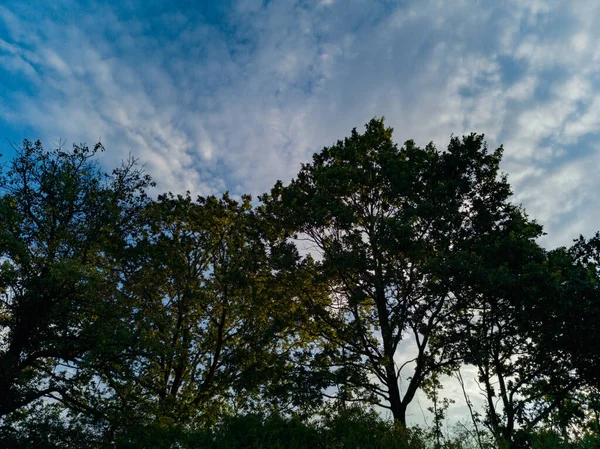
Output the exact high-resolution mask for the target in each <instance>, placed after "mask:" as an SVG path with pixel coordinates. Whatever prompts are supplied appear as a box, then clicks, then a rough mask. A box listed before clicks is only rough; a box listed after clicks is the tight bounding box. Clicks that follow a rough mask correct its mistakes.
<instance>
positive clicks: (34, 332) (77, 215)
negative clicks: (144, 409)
mask: <svg viewBox="0 0 600 449" xmlns="http://www.w3.org/2000/svg"><path fill="white" fill-rule="evenodd" d="M101 150H102V146H101V145H100V144H98V145H96V146H95V147H94V148H91V149H90V148H88V147H86V146H74V147H73V149H72V150H71V151H67V150H63V149H61V148H59V149H57V150H55V151H52V152H47V151H45V150H44V149H43V148H42V145H41V143H40V142H39V141H38V142H35V143H31V142H29V141H27V140H25V141H24V143H23V146H22V148H21V149H19V151H18V152H17V156H16V157H15V159H14V160H13V161H12V162H11V163H10V164H8V165H6V164H5V165H4V166H3V170H2V173H1V176H0V261H1V265H0V295H1V302H0V398H2V399H1V400H0V418H1V417H3V416H5V415H7V414H9V413H11V412H14V411H16V410H18V409H19V408H21V407H23V406H26V405H28V404H30V403H32V402H33V401H35V400H37V399H39V398H41V397H44V396H49V395H53V394H54V395H55V398H56V399H58V400H63V401H68V400H69V398H70V397H71V393H72V392H73V391H74V390H75V389H76V387H77V385H79V384H80V382H81V383H85V382H87V380H89V376H88V374H87V373H85V372H84V371H82V370H80V369H79V365H80V363H83V361H84V360H85V359H86V358H89V357H91V356H92V354H94V353H96V352H97V351H100V350H102V345H103V344H104V345H105V346H106V345H112V344H116V342H117V339H116V337H115V333H114V332H115V327H114V326H113V325H114V324H116V323H118V322H119V317H118V316H117V315H115V314H114V313H113V312H114V310H115V308H116V304H115V299H116V296H115V292H116V291H117V290H118V280H119V279H118V278H119V276H118V272H119V270H118V263H119V254H120V252H121V251H122V250H123V248H125V247H127V245H128V244H129V243H128V235H129V233H130V231H131V228H130V226H131V224H132V221H133V220H132V219H133V217H135V215H136V214H137V213H138V212H139V210H140V209H141V208H142V207H143V204H144V203H145V201H146V195H145V193H144V189H145V188H146V187H147V186H148V185H149V184H150V180H149V178H148V177H147V176H145V175H144V174H143V173H142V172H141V171H140V170H138V169H136V167H135V161H133V160H130V161H129V162H128V163H126V164H125V165H124V166H123V167H122V168H121V169H118V170H115V171H114V172H113V175H112V176H105V174H104V173H103V172H102V171H101V170H100V169H99V167H98V165H97V162H96V159H95V156H96V153H97V152H98V151H101Z"/></svg>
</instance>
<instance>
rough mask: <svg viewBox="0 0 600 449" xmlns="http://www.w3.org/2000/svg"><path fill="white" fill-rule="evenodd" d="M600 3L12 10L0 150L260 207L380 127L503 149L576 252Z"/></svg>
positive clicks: (1, 50)
mask: <svg viewBox="0 0 600 449" xmlns="http://www.w3.org/2000/svg"><path fill="white" fill-rule="evenodd" d="M111 3H114V4H111ZM599 5H600V4H597V3H596V2H586V4H584V3H583V2H571V1H528V2H521V1H509V0H504V1H501V2H497V1H493V2H491V1H490V2H487V1H483V0H482V1H475V0H473V1H463V2H461V1H458V0H457V1H451V2H450V1H448V2H444V1H441V0H438V1H428V0H424V1H415V2H410V1H402V2H400V1H394V0H380V1H376V0H344V1H342V0H303V1H294V0H280V1H274V0H273V1H260V0H244V1H237V0H230V1H224V2H217V1H204V2H191V1H190V2H183V1H169V2H166V1H153V2H148V1H137V0H129V1H124V2H106V3H103V2H81V1H79V2H75V1H69V0H67V1H60V0H59V1H55V2H26V1H23V0H17V1H12V0H9V1H8V2H3V6H0V100H1V101H0V137H1V139H0V152H1V153H4V154H7V153H10V145H9V144H8V141H13V142H20V141H21V140H22V139H23V138H24V137H27V138H29V139H38V138H39V139H41V140H42V141H43V142H44V143H45V145H46V146H50V147H51V146H53V145H55V144H56V143H57V142H58V141H59V139H62V140H63V141H66V142H68V143H69V144H70V143H73V142H88V143H90V144H91V143H94V142H96V141H97V140H98V139H101V140H102V142H103V143H104V145H105V147H106V148H107V153H106V154H105V155H104V156H103V158H104V163H105V164H106V167H107V168H110V167H111V166H113V165H115V164H116V163H118V162H119V161H120V160H121V159H122V158H124V157H126V156H127V154H128V153H129V152H132V153H133V154H134V155H136V156H137V157H139V158H140V160H141V161H143V162H146V163H147V169H148V171H149V172H150V173H151V174H152V175H153V176H154V178H155V179H156V181H157V182H158V185H159V189H160V190H165V191H166V190H172V191H177V192H181V191H185V190H190V191H192V192H193V193H198V194H208V193H219V192H221V191H223V190H225V189H229V190H231V191H232V192H233V193H235V194H239V193H242V192H249V193H253V194H257V193H260V192H263V191H265V190H267V189H268V188H269V187H270V186H271V185H272V184H273V182H274V181H275V180H276V179H278V178H281V179H284V180H287V179H290V178H291V177H292V176H293V175H294V174H295V173H296V172H297V170H298V168H299V164H300V163H301V162H302V161H306V160H308V158H309V157H310V155H311V154H312V153H313V152H315V151H318V150H319V149H320V148H321V147H322V146H324V145H329V144H331V143H333V142H334V141H335V140H337V139H338V138H341V137H343V136H346V135H348V133H349V132H350V130H351V129H352V128H353V127H362V125H363V124H364V123H365V122H367V121H368V120H369V119H370V118H371V117H373V116H381V115H384V116H385V117H386V119H387V123H388V124H389V125H390V126H393V127H394V128H395V139H396V140H397V141H398V142H403V141H405V140H407V139H409V138H412V139H415V140H416V141H417V142H418V143H419V144H422V145H424V144H426V143H427V142H429V141H434V142H435V143H436V144H437V145H438V147H444V146H445V145H446V144H447V142H448V139H449V137H450V135H451V134H453V133H454V134H458V135H460V134H463V133H468V132H471V131H475V132H478V133H485V134H486V137H487V140H488V143H489V145H490V146H497V145H499V144H501V143H503V144H504V146H505V149H506V153H505V154H506V156H505V160H504V164H503V169H504V170H505V171H506V172H507V173H508V174H509V179H510V181H511V184H512V185H513V186H514V191H515V201H517V202H522V203H523V205H524V206H525V207H526V209H527V211H528V213H529V214H530V215H531V216H533V217H535V218H537V219H538V220H539V221H540V222H541V223H542V224H544V225H545V228H546V231H547V232H548V233H549V236H548V237H546V239H545V242H546V244H548V245H558V244H568V243H569V242H570V241H571V240H572V239H573V238H575V237H576V236H577V235H578V234H579V233H584V234H586V235H589V234H591V233H592V232H593V231H595V230H596V229H597V228H599V227H600V226H598V225H597V223H598V218H600V214H599V213H598V211H599V210H600V208H599V207H598V206H599V205H600V204H599V203H600V201H599V199H598V195H597V192H598V187H599V181H598V180H597V178H598V177H597V176H596V173H597V167H598V162H599V158H600V147H599V143H598V139H597V137H598V129H599V124H600V97H598V96H597V95H595V94H596V93H597V91H598V88H599V86H600V71H599V70H598V68H599V66H600V50H598V46H597V45H596V44H597V42H598V34H599V32H598V31H597V28H598V27H596V26H595V24H597V23H598V19H599V18H600V17H599V16H600V9H599V7H598V6H599Z"/></svg>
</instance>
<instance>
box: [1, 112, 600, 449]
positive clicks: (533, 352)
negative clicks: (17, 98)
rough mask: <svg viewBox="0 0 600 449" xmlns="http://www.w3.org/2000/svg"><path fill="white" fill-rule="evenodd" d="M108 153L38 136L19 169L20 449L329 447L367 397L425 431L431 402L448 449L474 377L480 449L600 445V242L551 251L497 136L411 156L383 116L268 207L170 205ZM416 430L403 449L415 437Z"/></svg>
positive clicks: (317, 160) (15, 246) (6, 175)
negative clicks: (327, 441) (273, 435)
mask: <svg viewBox="0 0 600 449" xmlns="http://www.w3.org/2000/svg"><path fill="white" fill-rule="evenodd" d="M102 150H103V148H102V146H101V145H100V144H98V145H96V146H95V147H94V148H91V149H90V148H88V147H86V146H74V147H73V150H72V151H65V150H63V149H57V150H55V151H53V152H47V151H45V150H44V149H43V148H42V145H41V143H40V142H35V143H32V142H29V141H27V140H25V141H24V143H23V146H22V148H21V149H20V150H19V152H18V154H17V156H16V157H15V159H14V160H13V161H12V162H11V163H10V164H5V165H4V166H3V169H2V173H1V177H0V192H1V193H0V195H1V196H0V260H1V267H0V295H1V298H2V302H1V304H0V327H1V329H0V424H2V427H1V429H0V439H2V441H6V442H7V445H9V444H11V445H18V444H21V445H25V446H26V447H28V445H31V444H32V443H31V442H32V441H33V440H32V439H31V438H34V437H33V435H37V434H39V433H40V432H42V433H43V432H44V431H41V430H40V429H42V428H44V429H46V430H45V431H46V432H49V435H50V436H48V437H47V438H46V439H45V440H44V441H45V442H44V443H43V444H46V446H44V445H43V444H42V443H40V444H42V445H41V446H40V447H62V446H61V444H62V445H63V446H64V445H66V446H69V447H75V446H76V445H77V444H80V445H83V446H82V447H86V446H85V438H83V437H82V435H87V438H88V440H87V441H88V444H91V443H90V441H92V440H93V441H95V443H94V444H95V445H96V446H97V447H146V446H147V445H148V444H150V445H155V446H156V447H158V446H160V444H162V445H163V446H164V447H204V446H199V445H196V446H194V444H196V443H190V445H189V446H185V444H188V443H184V440H185V441H187V440H186V438H188V436H186V435H188V434H189V432H192V433H193V432H200V433H202V432H212V430H210V429H217V430H214V432H217V433H218V429H221V428H222V427H219V426H224V425H225V426H226V424H224V423H226V422H228V421H227V420H230V419H233V418H235V417H243V416H246V417H252V416H271V417H277V416H279V417H281V418H280V419H281V420H283V421H281V422H280V424H281V423H284V424H285V425H286V426H292V428H293V429H296V430H298V429H299V428H298V427H293V426H294V425H296V424H293V423H297V425H301V426H309V427H306V428H305V427H302V429H304V430H302V432H305V431H306V432H311V430H307V429H310V426H311V425H315V424H314V422H313V421H311V420H312V419H313V418H314V417H315V416H328V414H330V413H332V412H331V407H332V406H335V407H334V408H335V410H336V412H335V413H338V415H335V413H334V415H332V416H346V415H344V413H345V412H344V410H348V407H350V409H352V407H353V406H354V405H356V404H358V405H359V406H361V407H366V408H367V409H368V408H369V407H372V406H374V405H377V406H380V407H383V408H385V409H388V410H389V411H390V413H391V416H392V417H393V421H394V423H395V424H394V425H395V426H397V427H396V428H397V429H405V427H406V409H407V407H408V406H409V404H410V403H411V402H412V401H413V399H414V398H415V394H416V393H417V392H418V391H422V392H424V393H425V394H427V395H428V397H429V398H430V399H431V400H432V401H433V406H432V407H431V410H430V411H431V412H432V414H433V425H432V427H431V429H430V433H429V437H430V440H431V444H432V445H433V447H444V446H443V444H446V443H444V441H446V439H447V438H446V435H444V431H443V427H444V426H443V424H444V419H445V413H446V411H447V408H448V407H449V402H448V401H447V400H446V399H444V398H442V397H441V392H440V390H441V384H440V380H439V379H440V376H441V375H444V374H446V375H454V376H460V371H459V369H460V367H461V366H464V365H469V366H472V367H474V368H475V369H476V371H477V376H478V379H477V380H478V382H479V384H480V386H481V389H482V393H483V396H484V399H485V407H484V409H482V410H476V409H474V407H473V405H472V402H471V401H470V399H469V397H468V394H467V392H464V393H465V400H466V404H467V406H468V409H469V411H470V418H471V421H472V426H473V429H472V433H471V435H473V436H474V439H473V444H474V445H475V447H479V448H483V447H490V446H489V444H492V443H490V441H493V444H495V445H497V446H498V447H503V448H508V447H528V446H526V444H529V443H525V441H533V440H532V438H534V436H535V435H541V434H543V432H545V431H553V432H555V434H556V435H557V437H559V438H562V441H564V442H565V444H568V441H569V439H573V435H577V437H576V438H575V440H577V441H584V440H585V439H586V438H592V437H593V436H594V435H595V436H596V437H597V436H598V431H599V429H598V425H599V422H600V421H599V414H600V404H599V396H598V394H599V393H598V385H599V380H600V368H599V366H598V360H599V357H598V356H599V355H600V354H599V353H600V351H599V349H598V347H597V345H596V344H594V343H593V342H595V341H600V333H599V330H598V324H597V323H598V322H600V307H599V305H600V287H599V286H600V283H599V281H600V277H599V276H600V273H599V270H598V267H599V265H598V264H599V263H600V235H599V234H596V235H595V236H592V237H591V238H584V237H583V236H582V237H580V238H579V239H578V240H576V241H575V242H574V244H573V246H572V247H570V248H564V247H561V248H556V249H552V250H546V249H544V248H542V247H541V246H540V245H539V244H537V242H536V239H537V238H538V237H539V236H541V235H542V227H541V226H540V225H539V224H538V223H537V222H535V221H534V220H531V219H530V218H529V217H528V216H527V215H526V214H525V212H524V211H523V210H522V209H521V208H520V207H519V206H516V205H513V204H511V203H510V197H511V195H512V192H511V188H510V185H509V184H508V181H507V178H506V175H504V174H502V173H501V172H500V168H499V164H500V161H501V158H502V148H501V147H500V148H498V149H497V150H495V151H489V150H488V149H487V147H486V145H485V141H484V140H483V135H477V134H470V135H468V136H464V137H462V138H458V137H452V138H451V140H450V143H449V145H448V147H447V149H446V150H444V151H440V150H438V149H437V148H436V147H435V146H434V145H433V144H429V145H427V146H426V147H425V148H419V147H417V146H416V145H415V144H414V142H413V141H407V142H406V143H405V144H404V145H403V146H401V147H399V146H398V145H397V144H395V143H394V142H393V140H392V129H391V128H387V127H385V125H384V122H383V119H373V120H371V121H370V122H369V123H368V124H367V125H366V128H365V132H364V133H363V134H360V133H359V132H358V131H356V129H354V130H353V131H352V133H351V135H350V136H349V137H347V138H345V139H343V140H340V141H338V142H337V143H336V144H334V145H333V146H331V147H325V148H324V149H323V150H322V151H321V152H320V153H316V154H315V155H314V156H313V160H312V161H311V162H309V163H306V164H303V165H302V168H301V170H300V172H299V173H298V175H297V177H296V178H295V179H293V180H292V181H291V182H289V183H288V184H284V183H282V182H281V181H279V182H277V183H276V185H275V186H274V187H273V189H272V190H271V191H270V192H268V193H266V194H264V195H262V196H260V197H259V199H260V203H259V204H258V205H257V206H253V205H252V202H251V201H252V199H251V197H250V196H243V197H242V198H241V200H240V201H237V200H234V199H233V198H231V197H230V196H229V195H228V194H227V193H226V194H224V195H223V196H222V197H221V198H217V197H215V196H209V197H198V198H197V199H193V198H191V196H190V194H189V193H188V194H186V195H178V194H173V193H168V194H164V195H160V196H158V197H157V198H156V199H153V198H151V197H150V196H148V194H147V193H146V190H147V189H148V188H149V187H151V186H153V182H152V180H151V179H150V177H149V176H147V175H146V174H144V173H143V170H142V169H141V168H140V166H139V165H138V164H137V162H136V161H135V160H133V159H130V160H128V161H126V162H125V163H124V164H123V166H122V167H120V168H117V169H115V170H114V171H113V172H112V173H111V174H110V175H107V174H104V173H103V172H102V171H101V170H100V168H99V166H98V163H97V160H96V159H95V156H96V153H97V152H98V151H102ZM299 238H300V239H302V241H303V242H304V244H305V245H308V247H309V248H311V250H312V251H313V252H314V254H311V253H310V252H309V253H308V254H301V252H300V251H299V248H298V247H297V242H298V241H299V240H298V239H299ZM408 339H412V340H414V342H415V343H416V356H415V358H414V360H411V362H412V364H413V365H412V373H411V376H410V377H409V379H408V385H407V387H406V388H405V389H404V390H403V391H400V388H399V384H398V380H399V378H400V376H402V375H403V374H402V373H403V370H405V369H406V364H402V365H399V364H398V363H397V360H396V359H397V357H398V355H399V351H400V346H401V343H402V342H404V341H407V340H408ZM459 380H460V381H461V382H462V379H461V378H460V377H459ZM461 385H464V384H462V383H461ZM353 404H354V405H353ZM336 407H337V408H336ZM352 410H353V409H352ZM361 413H362V412H361ZM365 413H366V412H365ZM360 416H361V417H362V418H361V419H365V420H366V421H365V422H371V421H368V420H369V419H371V418H368V416H370V415H368V413H367V414H366V415H360ZM249 419H250V421H251V418H249ZM290 419H291V420H292V421H289V420H290ZM331 419H334V418H331ZM286 420H288V421H286ZM294 420H296V421H294ZM250 421H249V422H250ZM259 421H260V420H259ZM260 422H265V421H264V420H263V421H260ZM269 422H271V423H272V422H273V421H269ZM311 422H312V423H313V424H311ZM43 423H45V424H43ZM290 423H291V424H290ZM329 423H330V425H331V426H333V427H335V426H336V424H335V420H334V421H329ZM332 423H333V424H332ZM44 425H46V426H47V427H43V426H44ZM278 425H279V424H278ZM134 429H137V430H134ZM139 429H145V430H144V431H139ZM246 430H247V431H249V429H246ZM271 430H272V429H271ZM313 430H314V429H313ZM315 431H316V430H315ZM382 432H383V433H382V434H381V435H384V434H385V435H388V434H386V433H385V432H387V430H386V431H382ZM540 432H541V433H540ZM144 433H145V434H146V436H147V435H154V437H153V438H154V441H155V442H154V443H150V442H149V441H145V440H144V439H143V434H144ZM200 433H198V434H197V435H200ZM392 433H393V432H392ZM401 433H402V432H401ZM27 435H29V437H28V436H27ZM65 435H71V436H68V438H70V440H69V443H64V441H66V440H65V438H67V437H66V436H65ZM73 435H74V436H73ZM92 435H93V438H92ZM161 435H162V436H161ZM203 435H204V434H203ZM402 435H404V436H403V437H402V436H398V435H397V437H398V438H399V439H398V441H402V444H404V446H398V447H409V446H410V444H412V445H414V444H417V443H415V442H414V441H413V442H412V443H410V442H408V441H409V440H408V439H407V438H408V437H407V435H408V434H406V432H404V433H402ZM590 435H592V436H591V437H590ZM338 436H339V435H338ZM213 437H214V435H213ZM28 438H29V440H28ZM77 438H83V440H81V441H80V440H77ZM198 438H199V437H198ZM214 438H217V437H214ZM214 438H213V440H211V441H213V442H214V441H215V440H214ZM382 438H383V439H385V438H388V437H385V438H384V436H382ZM578 438H579V439H578ZM34 439H35V438H34ZM42 439H43V438H42ZM318 439H319V438H317V440H318ZM76 440H77V441H79V442H75V441H76ZM144 441H145V442H144ZM159 441H162V442H161V443H159ZM167 441H169V442H170V443H167ZM332 441H333V440H332ZM415 441H416V440H415ZM61 442H62V443H61ZM169 444H171V445H169ZM198 444H199V443H198ZM205 444H208V443H206V442H205ZM231 444H233V443H231ZM332 444H334V443H332ZM336 444H337V443H336ZM340 444H341V443H340ZM373 444H375V443H373ZM377 444H383V443H377ZM398 444H400V443H398ZM448 444H449V443H448ZM177 445H179V446H177ZM182 445H184V446H182ZM96 446H94V447H96ZM313 446H314V445H313ZM31 447H32V446H31ZM87 447H90V446H87ZM207 447H208V446H207ZM273 447H275V446H273ZM356 447H363V446H356ZM364 447H367V446H364ZM369 447H371V446H369ZM410 447H412V446H410ZM415 447H416V446H415Z"/></svg>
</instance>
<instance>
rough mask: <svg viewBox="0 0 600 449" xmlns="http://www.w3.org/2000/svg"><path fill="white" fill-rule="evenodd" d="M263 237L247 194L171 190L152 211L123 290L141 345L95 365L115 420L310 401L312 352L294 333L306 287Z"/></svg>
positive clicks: (177, 419)
mask: <svg viewBox="0 0 600 449" xmlns="http://www.w3.org/2000/svg"><path fill="white" fill-rule="evenodd" d="M268 232H270V231H268V229H265V227H264V224H263V223H261V222H260V221H259V220H258V219H257V217H256V216H255V214H254V213H253V211H252V205H251V199H250V197H247V196H245V197H243V198H242V200H241V202H238V201H236V200H234V199H232V198H231V197H229V195H227V194H226V195H224V196H223V197H222V198H220V199H218V198H216V197H212V196H210V197H206V198H204V197H198V198H197V200H195V201H194V200H192V198H191V197H190V196H189V194H188V195H186V196H181V195H178V196H175V195H171V194H167V195H161V196H160V197H159V198H158V201H157V202H156V203H154V204H153V205H152V206H151V207H150V208H148V211H147V225H146V227H145V231H144V234H145V235H144V237H143V239H142V240H141V241H140V242H139V243H138V245H137V247H136V250H137V259H135V260H136V262H135V266H137V270H136V271H135V272H134V273H132V274H131V275H130V276H129V277H128V279H126V280H125V282H124V286H123V290H124V292H125V294H126V295H127V296H128V297H129V299H128V303H129V304H131V306H132V309H131V311H130V313H131V319H130V326H131V333H132V334H134V335H137V336H139V340H138V343H137V344H138V347H139V349H140V351H139V354H138V355H137V356H136V357H134V358H132V359H131V360H129V361H128V363H127V364H125V365H123V364H121V363H119V364H116V365H115V364H112V363H110V361H109V363H107V364H106V366H105V367H104V369H103V372H102V375H103V378H104V380H105V382H106V384H107V386H108V387H109V388H110V390H111V391H113V392H114V399H115V400H116V401H117V403H118V406H117V407H116V409H115V410H117V411H119V413H120V415H121V416H128V417H129V418H135V419H134V421H135V424H139V425H146V424H150V423H153V422H158V423H161V425H165V426H167V427H168V426H177V425H183V426H201V425H204V424H206V423H211V422H214V421H216V420H218V419H220V418H222V417H223V416H226V415H229V414H232V413H237V412H240V411H248V410H255V409H261V408H263V407H265V405H266V404H268V405H269V406H270V407H273V408H279V409H280V410H285V409H286V408H287V407H294V406H300V405H303V404H308V403H309V401H308V400H307V397H310V396H311V393H310V389H306V390H303V389H301V388H300V387H299V385H303V386H306V385H307V384H306V383H305V382H303V381H302V374H303V373H304V372H305V371H303V370H302V368H301V364H300V363H301V362H302V359H303V357H307V356H309V355H310V353H309V352H308V351H304V350H303V348H304V347H305V346H306V344H307V343H306V342H305V341H304V340H303V339H302V338H300V337H299V335H298V334H297V333H295V332H294V326H295V322H297V321H298V320H299V316H298V313H297V309H295V308H294V307H293V300H292V301H290V298H293V296H294V294H293V293H290V292H293V289H298V288H300V287H302V284H303V282H304V283H305V284H306V285H305V286H304V288H307V289H310V288H312V287H311V286H310V285H309V283H308V281H307V280H305V281H303V280H302V279H299V278H296V279H294V282H292V280H291V279H290V275H291V273H289V270H288V271H287V272H286V271H285V270H281V269H278V267H277V264H276V263H275V261H274V259H275V258H276V256H277V251H276V250H275V251H272V252H269V250H268V246H267V242H266V240H265V235H266V234H268ZM292 287H293V288H292ZM294 382H298V383H299V385H294ZM315 391H316V392H317V393H318V392H319V390H318V389H317V390H315ZM311 398H312V399H313V400H316V401H318V396H315V395H313V396H312V397H311Z"/></svg>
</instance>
